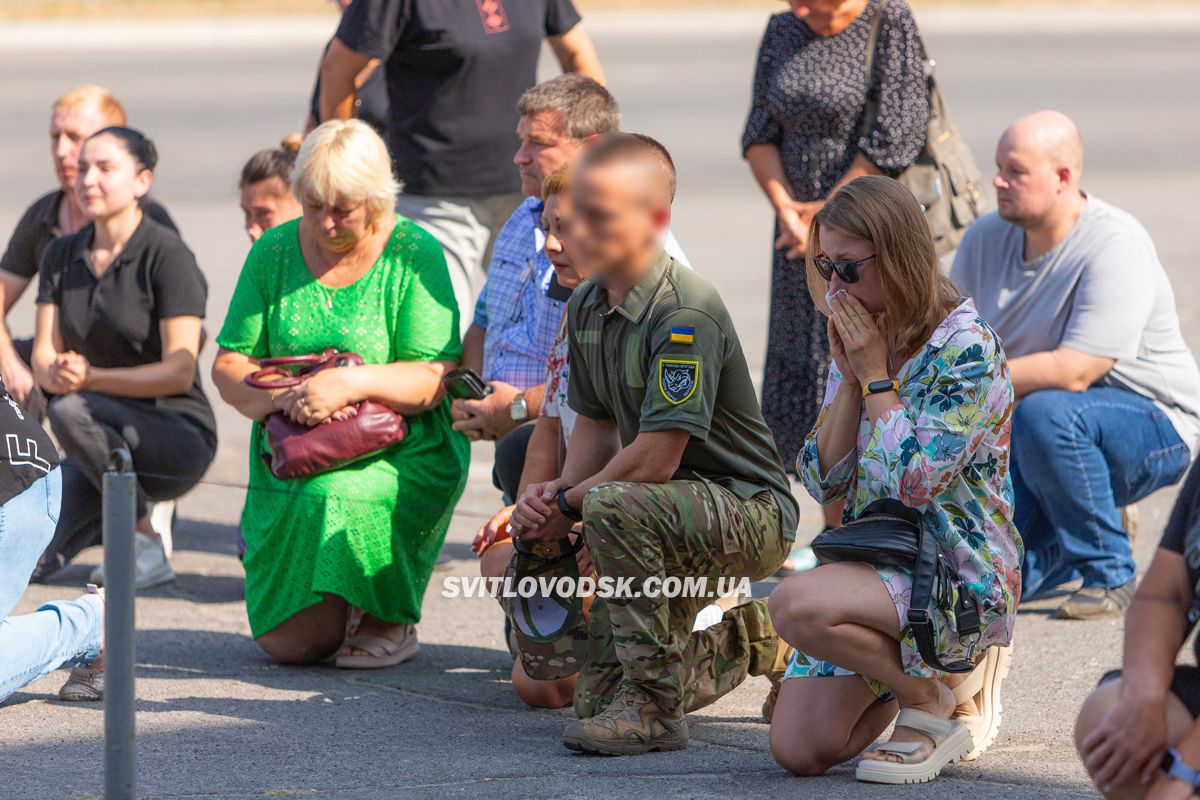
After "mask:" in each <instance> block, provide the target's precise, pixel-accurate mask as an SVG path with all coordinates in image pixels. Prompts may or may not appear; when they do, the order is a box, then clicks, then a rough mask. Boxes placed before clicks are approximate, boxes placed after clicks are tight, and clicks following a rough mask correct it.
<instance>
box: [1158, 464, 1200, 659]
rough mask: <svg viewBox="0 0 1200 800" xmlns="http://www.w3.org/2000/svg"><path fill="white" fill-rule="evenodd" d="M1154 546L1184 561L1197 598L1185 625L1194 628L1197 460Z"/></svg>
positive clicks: (1199, 591) (1199, 586) (1198, 560)
mask: <svg viewBox="0 0 1200 800" xmlns="http://www.w3.org/2000/svg"><path fill="white" fill-rule="evenodd" d="M1158 546H1159V547H1161V548H1163V549H1164V550H1170V551H1172V552H1175V553H1179V554H1181V555H1182V556H1183V558H1184V560H1185V561H1186V562H1187V571H1188V583H1190V584H1191V585H1192V586H1193V587H1195V593H1196V598H1197V599H1196V600H1195V601H1193V603H1192V608H1191V611H1190V612H1189V614H1188V625H1189V627H1190V626H1191V625H1195V624H1196V622H1197V621H1200V460H1198V461H1196V462H1195V463H1194V464H1192V468H1191V470H1189V471H1188V476H1187V480H1185V481H1184V482H1183V488H1182V489H1180V490H1179V497H1178V498H1177V499H1176V500H1175V508H1174V509H1173V510H1172V511H1171V518H1170V520H1168V521H1167V527H1166V528H1165V529H1164V530H1163V535H1162V540H1161V541H1160V542H1159V543H1158ZM1195 646H1196V661H1197V663H1200V638H1198V639H1197V641H1196V645H1195Z"/></svg>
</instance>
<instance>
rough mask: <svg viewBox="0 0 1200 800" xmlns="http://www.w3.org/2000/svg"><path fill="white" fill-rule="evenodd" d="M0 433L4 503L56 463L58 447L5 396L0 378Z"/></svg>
mask: <svg viewBox="0 0 1200 800" xmlns="http://www.w3.org/2000/svg"><path fill="white" fill-rule="evenodd" d="M0 435H2V436H3V440H4V441H3V443H0V504H4V503H7V502H8V501H9V500H11V499H13V498H14V497H16V496H17V495H19V494H20V493H21V492H23V491H25V490H26V489H28V488H29V486H30V484H32V483H33V482H34V481H36V480H38V479H39V478H44V477H46V475H47V473H49V472H50V470H52V469H54V468H55V467H57V466H58V450H56V449H55V447H54V442H52V441H50V437H49V436H48V435H47V434H46V431H45V430H43V429H42V426H41V425H39V424H38V423H37V420H35V419H34V418H33V417H31V416H29V414H28V413H27V412H26V411H25V409H23V408H21V407H20V406H19V405H17V401H16V400H13V399H12V398H11V397H10V396H9V394H8V390H7V389H5V388H4V381H2V380H0ZM57 511H58V509H55V512H56V513H57ZM15 533H16V534H17V535H20V534H21V533H23V531H15Z"/></svg>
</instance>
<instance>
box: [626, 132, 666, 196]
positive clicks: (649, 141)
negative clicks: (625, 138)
mask: <svg viewBox="0 0 1200 800" xmlns="http://www.w3.org/2000/svg"><path fill="white" fill-rule="evenodd" d="M630 136H635V137H637V138H638V139H639V140H640V141H641V142H642V144H644V145H646V147H649V148H650V149H651V150H653V151H654V154H655V155H656V156H658V160H659V161H661V162H662V166H663V172H665V173H666V174H667V183H668V184H670V187H671V202H672V203H674V202H675V183H676V176H675V159H673V158H671V151H669V150H668V149H667V146H666V145H665V144H663V143H662V142H660V141H659V140H658V139H655V138H654V137H653V136H647V135H646V134H644V133H632V134H630Z"/></svg>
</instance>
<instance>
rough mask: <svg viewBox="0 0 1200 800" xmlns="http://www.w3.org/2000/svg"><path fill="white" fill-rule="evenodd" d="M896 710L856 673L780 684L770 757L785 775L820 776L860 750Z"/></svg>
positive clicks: (796, 679)
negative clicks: (785, 771) (790, 773)
mask: <svg viewBox="0 0 1200 800" xmlns="http://www.w3.org/2000/svg"><path fill="white" fill-rule="evenodd" d="M897 709H898V706H897V705H896V701H895V700H888V701H881V700H880V699H879V698H878V697H876V696H875V693H874V692H872V691H871V688H870V687H869V686H868V685H867V682H866V681H864V680H863V679H862V678H860V677H858V676H857V675H850V676H842V675H838V676H834V677H828V678H793V679H791V680H786V681H784V682H783V685H782V686H780V688H779V699H778V700H777V701H776V704H775V713H774V715H773V716H772V717H771V755H772V756H774V757H775V760H776V761H777V762H779V765H780V766H781V767H783V768H784V769H786V770H788V771H789V772H793V773H795V774H797V775H805V776H812V775H821V774H823V773H824V772H825V771H826V770H828V769H829V768H830V767H833V766H836V765H838V764H841V763H842V762H844V761H849V760H850V759H852V758H854V757H855V756H857V755H858V754H859V753H861V752H862V751H863V750H865V749H866V748H867V747H868V746H869V745H870V744H871V743H872V742H874V741H875V739H876V738H877V737H878V736H879V734H881V733H883V731H884V729H886V728H887V726H888V725H890V724H891V722H892V720H893V719H894V718H895V717H896V711H897Z"/></svg>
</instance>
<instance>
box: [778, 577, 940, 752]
mask: <svg viewBox="0 0 1200 800" xmlns="http://www.w3.org/2000/svg"><path fill="white" fill-rule="evenodd" d="M770 608H771V621H772V622H773V623H774V624H775V630H776V631H778V633H779V636H780V637H781V638H782V639H783V640H784V641H785V642H787V643H788V644H790V645H792V646H793V647H795V648H796V649H798V650H800V651H801V652H803V653H805V654H807V655H810V656H813V657H815V658H818V659H821V660H823V661H828V662H829V663H831V664H837V665H838V666H839V667H842V668H844V669H847V670H850V671H852V672H856V673H858V674H859V675H866V676H868V677H870V678H873V679H875V680H877V681H880V682H882V683H884V684H886V685H887V686H889V687H891V689H892V691H893V692H894V693H895V694H896V700H897V702H898V704H899V707H900V708H913V709H918V710H921V711H926V712H928V713H930V714H933V715H934V716H937V717H940V718H942V719H949V718H950V715H951V714H952V713H953V711H954V694H953V692H951V691H950V689H948V688H947V687H946V686H944V685H943V684H942V683H941V682H940V681H937V680H935V679H933V678H918V677H913V676H911V675H908V674H906V673H905V672H904V667H903V665H902V664H901V663H900V646H899V641H900V620H899V618H898V616H897V614H896V606H895V603H894V602H893V601H892V598H891V595H889V594H888V591H887V589H886V587H885V586H884V585H883V581H882V579H880V577H879V575H878V573H876V572H875V570H874V569H872V568H871V567H870V566H868V565H866V564H860V563H853V562H843V563H838V564H826V565H825V566H821V567H817V568H816V569H813V570H809V571H808V572H803V573H800V574H799V575H793V576H792V577H790V578H788V579H787V580H785V581H783V582H782V583H781V584H780V585H779V586H778V587H777V588H776V589H775V591H774V592H772V593H771V599H770ZM892 740H893V741H899V742H902V741H917V742H922V743H924V744H925V745H927V746H928V749H929V750H932V741H931V740H930V739H929V737H928V736H926V735H925V734H922V733H918V732H917V731H912V730H909V729H907V728H899V729H897V730H896V732H895V734H894V735H893V736H892ZM867 757H868V758H872V757H879V758H891V757H890V756H886V755H884V754H868V756H867ZM894 760H898V759H894Z"/></svg>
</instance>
